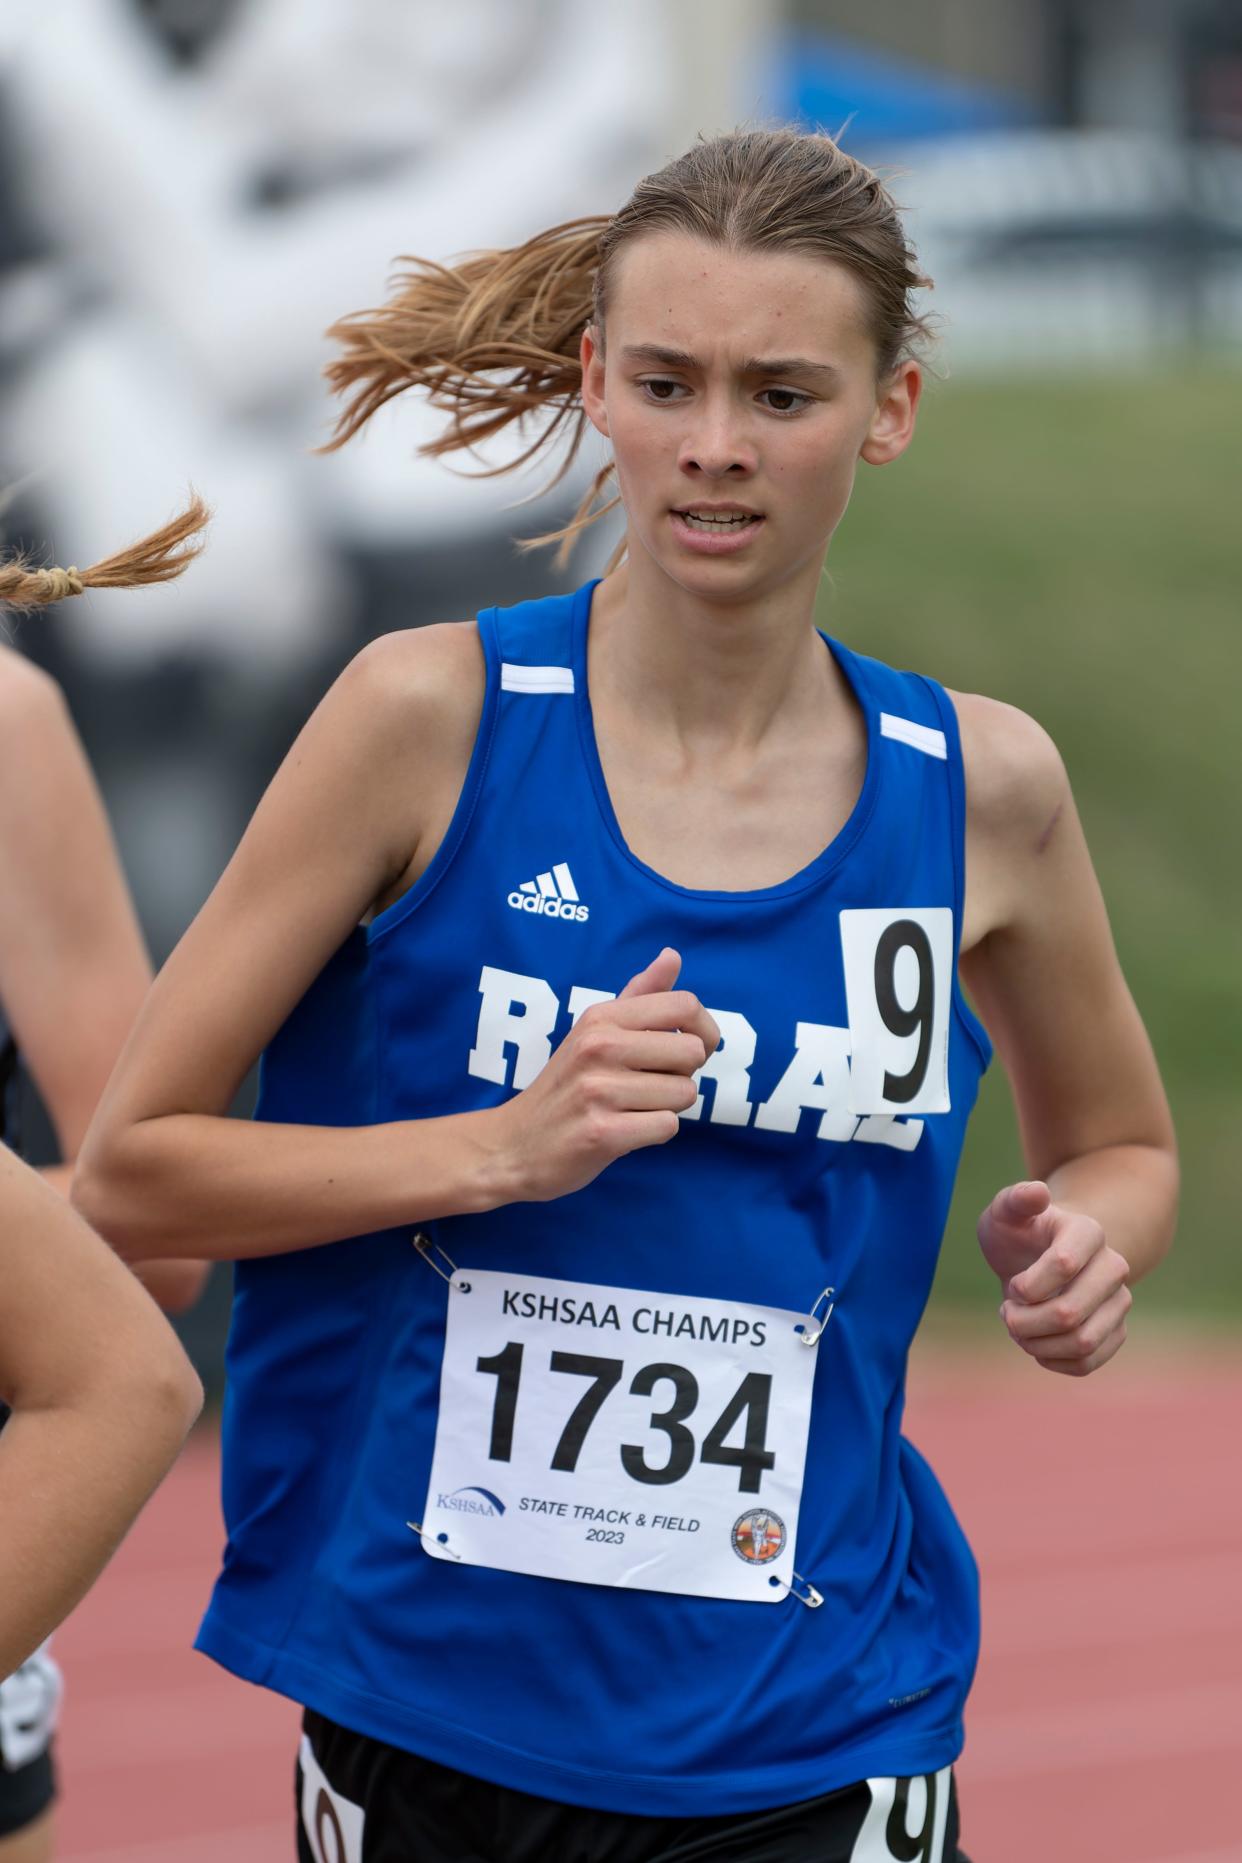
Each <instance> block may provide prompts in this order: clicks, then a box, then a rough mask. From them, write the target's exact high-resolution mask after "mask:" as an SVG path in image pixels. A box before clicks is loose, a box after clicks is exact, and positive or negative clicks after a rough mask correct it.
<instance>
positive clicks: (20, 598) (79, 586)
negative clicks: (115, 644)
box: [0, 491, 211, 609]
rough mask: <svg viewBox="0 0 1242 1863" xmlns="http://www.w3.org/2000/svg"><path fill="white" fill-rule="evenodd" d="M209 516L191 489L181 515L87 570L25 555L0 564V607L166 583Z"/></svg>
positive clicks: (188, 557)
mask: <svg viewBox="0 0 1242 1863" xmlns="http://www.w3.org/2000/svg"><path fill="white" fill-rule="evenodd" d="M210 516H211V513H210V511H209V510H208V509H207V506H206V505H205V504H204V503H203V501H202V499H201V498H200V497H199V496H198V493H197V492H194V491H191V493H190V501H189V503H188V504H187V506H186V508H185V510H184V511H182V512H181V513H179V515H178V516H177V517H175V518H173V519H172V521H171V522H170V523H168V524H165V526H164V528H163V529H162V530H157V531H152V533H151V535H150V536H149V537H144V538H142V540H141V541H140V542H139V543H133V544H131V545H130V546H129V548H128V549H127V550H119V551H117V553H116V555H115V556H106V557H104V558H103V560H102V561H101V562H98V563H93V564H92V565H91V567H90V568H89V569H77V568H69V569H57V568H41V567H40V566H39V565H38V564H36V563H34V562H32V561H31V559H30V558H29V557H28V556H13V557H9V558H7V559H3V560H0V604H3V605H5V606H7V607H10V608H27V609H28V608H47V607H49V606H50V605H51V604H52V603H53V602H61V601H64V600H66V598H67V597H69V596H71V595H82V594H84V593H85V592H86V590H87V589H138V588H144V587H145V586H146V585H147V584H149V583H152V582H171V581H173V580H174V578H175V577H177V576H179V575H180V574H181V573H182V571H183V570H184V569H186V568H187V567H188V566H189V564H190V563H192V562H193V561H194V558H195V557H196V556H197V555H198V553H199V551H200V550H201V549H202V547H203V542H204V539H203V537H202V535H201V532H202V531H203V530H204V529H205V528H206V525H207V522H208V520H209V518H210Z"/></svg>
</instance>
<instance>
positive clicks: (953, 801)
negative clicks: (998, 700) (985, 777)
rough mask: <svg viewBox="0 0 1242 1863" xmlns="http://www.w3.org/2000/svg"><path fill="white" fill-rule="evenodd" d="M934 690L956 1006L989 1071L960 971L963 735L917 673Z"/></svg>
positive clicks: (987, 1047) (947, 701)
mask: <svg viewBox="0 0 1242 1863" xmlns="http://www.w3.org/2000/svg"><path fill="white" fill-rule="evenodd" d="M916 677H917V678H919V679H920V680H921V681H922V683H923V684H924V685H925V686H926V687H927V690H928V691H929V692H930V693H931V696H932V700H933V702H934V704H935V707H936V710H937V711H938V713H939V714H940V721H941V725H942V727H943V730H944V740H945V749H946V751H947V755H946V757H945V766H946V768H947V770H948V773H949V812H950V822H951V840H952V843H953V1007H954V1008H955V1009H956V1011H957V1016H958V1020H959V1022H960V1023H961V1025H962V1027H963V1029H964V1030H965V1032H966V1035H967V1037H968V1038H969V1040H970V1042H971V1044H972V1045H973V1046H974V1047H975V1048H976V1049H977V1050H978V1054H979V1059H980V1062H981V1063H982V1066H983V1071H984V1072H985V1073H986V1071H987V1069H988V1067H989V1066H990V1065H991V1062H992V1054H993V1047H992V1038H991V1036H990V1035H989V1034H988V1032H987V1030H986V1029H985V1028H984V1026H983V1024H982V1022H981V1021H980V1020H979V1018H978V1016H977V1015H976V1014H975V1012H974V1010H973V1009H972V1008H971V1006H970V1004H969V1003H968V1002H967V1000H966V992H965V991H964V990H963V988H962V980H961V977H960V975H959V974H958V964H959V962H960V960H961V946H962V917H963V913H964V910H965V903H966V768H965V765H964V763H963V761H962V734H961V730H960V729H959V726H958V721H957V708H956V706H955V705H954V703H953V700H952V699H951V698H950V697H949V695H948V693H947V692H946V691H945V689H944V687H943V686H941V685H939V684H938V683H937V682H936V681H935V680H934V679H929V678H928V677H927V675H926V674H925V673H919V674H917V675H916Z"/></svg>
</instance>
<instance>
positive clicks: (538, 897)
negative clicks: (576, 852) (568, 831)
mask: <svg viewBox="0 0 1242 1863" xmlns="http://www.w3.org/2000/svg"><path fill="white" fill-rule="evenodd" d="M509 904H510V905H511V906H512V907H513V910H514V911H515V912H540V913H542V914H543V916H544V918H545V919H577V921H578V923H579V924H581V923H582V922H583V920H584V919H589V918H590V916H591V911H590V907H589V906H584V905H583V904H582V903H581V901H580V900H579V898H578V889H577V887H576V886H575V885H574V877H573V875H572V873H571V872H570V871H569V868H568V867H567V866H566V865H565V862H564V861H563V860H558V861H557V863H556V865H555V867H553V869H552V871H551V873H541V874H540V875H539V876H538V878H537V879H534V880H523V881H522V884H521V885H520V886H518V887H515V888H514V890H513V892H511V893H510V894H509Z"/></svg>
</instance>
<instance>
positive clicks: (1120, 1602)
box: [58, 1345, 1242, 1863]
mask: <svg viewBox="0 0 1242 1863" xmlns="http://www.w3.org/2000/svg"><path fill="white" fill-rule="evenodd" d="M1153 1358H1155V1355H1154V1354H1153V1352H1152V1351H1151V1349H1149V1348H1147V1347H1137V1346H1136V1345H1131V1346H1130V1347H1129V1348H1128V1349H1127V1352H1126V1354H1125V1355H1124V1357H1123V1360H1122V1361H1121V1362H1119V1363H1118V1364H1117V1365H1115V1366H1112V1367H1110V1368H1109V1369H1108V1370H1107V1371H1106V1372H1104V1373H1103V1374H1101V1375H1099V1376H1097V1377H1093V1378H1090V1379H1087V1380H1085V1381H1083V1382H1081V1383H1080V1382H1078V1381H1075V1380H1070V1379H1062V1378H1056V1377H1051V1376H1049V1375H1047V1374H1046V1373H1041V1372H1039V1371H1038V1370H1037V1369H1036V1368H1035V1367H1034V1366H1033V1365H1032V1364H1030V1363H1029V1361H1027V1360H1025V1359H1023V1358H1021V1357H1020V1356H1019V1355H1018V1354H1016V1353H1014V1352H1002V1353H1001V1354H999V1355H997V1356H992V1355H991V1354H988V1355H986V1356H984V1357H980V1356H979V1355H978V1354H977V1353H975V1352H970V1353H967V1352H966V1351H965V1350H964V1349H963V1350H962V1351H961V1352H960V1353H957V1354H955V1353H954V1352H952V1351H951V1350H950V1349H948V1348H947V1347H945V1346H944V1345H941V1346H939V1347H938V1348H937V1349H935V1350H934V1351H926V1352H924V1354H923V1355H922V1357H921V1359H920V1361H919V1363H918V1365H917V1367H916V1369H915V1372H914V1374H913V1376H912V1379H911V1396H910V1406H909V1412H908V1423H907V1431H908V1434H909V1435H910V1436H912V1438H913V1439H914V1441H915V1442H916V1443H917V1444H918V1445H919V1447H920V1448H921V1449H922V1450H923V1451H924V1452H925V1453H926V1454H927V1455H929V1456H930V1458H931V1460H932V1462H933V1464H934V1465H935V1467H936V1469H937V1470H938V1472H939V1474H940V1476H941V1479H942V1480H943V1481H944V1483H945V1485H946V1487H947V1488H948V1490H949V1493H950V1494H951V1495H952V1497H953V1500H954V1503H955V1505H956V1507H957V1510H958V1513H959V1515H960V1516H961V1519H962V1521H963V1524H964V1525H965V1527H966V1529H967V1531H968V1533H969V1534H970V1537H971V1539H972V1541H973V1543H974V1546H975V1549H976V1551H977V1553H978V1555H979V1560H980V1564H981V1566H982V1568H983V1577H984V1655H983V1662H982V1665H981V1668H980V1672H979V1678H978V1682H977V1684H976V1688H975V1692H974V1695H973V1698H972V1706H971V1712H970V1716H969V1722H968V1729H969V1731H968V1743H967V1748H966V1754H965V1757H964V1758H963V1760H962V1763H961V1766H960V1773H959V1776H960V1780H961V1786H962V1798H963V1813H964V1840H965V1842H966V1844H967V1846H968V1848H969V1850H970V1851H971V1853H972V1855H973V1857H974V1858H975V1859H976V1863H1242V1810H1240V1806H1239V1797H1238V1773H1239V1759H1240V1757H1242V1479H1239V1465H1238V1453H1237V1451H1238V1439H1239V1435H1240V1434H1242V1358H1240V1357H1238V1356H1236V1355H1235V1356H1233V1357H1232V1358H1228V1357H1225V1356H1221V1355H1217V1356H1215V1357H1213V1356H1210V1355H1209V1356H1205V1355H1204V1354H1202V1353H1200V1352H1193V1353H1192V1352H1189V1351H1187V1352H1185V1353H1182V1354H1161V1355H1159V1357H1158V1358H1156V1359H1155V1365H1154V1368H1153ZM1127 1359H1128V1360H1129V1361H1130V1362H1129V1364H1128V1365H1127V1364H1126V1362H1125V1360H1127ZM219 1544H220V1527H219V1520H218V1512H217V1505H216V1451H215V1444H214V1441H213V1439H212V1437H211V1436H210V1435H209V1434H207V1433H203V1434H200V1435H199V1436H197V1437H196V1439H195V1440H194V1442H193V1443H192V1444H191V1446H190V1447H189V1448H188V1449H187V1451H186V1453H185V1455H184V1456H183V1457H182V1459H181V1462H180V1463H179V1464H178V1467H177V1468H176V1470H175V1471H174V1473H173V1475H172V1476H171V1477H170V1479H169V1480H168V1482H167V1483H166V1484H165V1486H164V1487H163V1489H161V1491H160V1493H159V1494H158V1495H157V1496H156V1498H155V1500H154V1501H153V1502H152V1503H151V1505H150V1507H149V1508H148V1510H147V1512H146V1513H145V1514H144V1516H143V1518H142V1520H141V1521H140V1522H139V1524H138V1526H137V1527H136V1528H135V1530H134V1532H133V1534H132V1535H131V1536H130V1538H129V1540H128V1541H127V1542H126V1544H125V1546H124V1547H123V1548H122V1550H121V1552H120V1553H119V1555H118V1556H117V1558H116V1560H115V1561H114V1562H113V1564H112V1566H111V1567H110V1568H109V1570H108V1572H107V1573H106V1574H105V1576H104V1578H103V1579H102V1580H101V1582H100V1583H99V1585H98V1586H97V1587H96V1589H95V1591H94V1592H93V1593H92V1594H91V1596H90V1597H89V1598H88V1599H87V1601H86V1603H85V1604H84V1605H83V1606H82V1607H81V1609H80V1610H79V1611H78V1612H77V1614H76V1616H75V1617H74V1618H73V1620H72V1621H71V1622H70V1623H69V1624H68V1625H67V1626H66V1627H65V1629H64V1630H63V1631H62V1632H61V1634H60V1637H59V1641H58V1648H59V1651H60V1655H61V1659H62V1662H63V1663H64V1666H65V1668H66V1670H67V1672H68V1699H67V1704H66V1710H65V1718H64V1728H63V1736H62V1740H61V1755H62V1774H63V1778H64V1784H65V1800H64V1806H63V1810H62V1813H61V1833H62V1843H61V1853H60V1854H61V1859H62V1863H218V1859H220V1858H221V1857H226V1856H227V1857H228V1858H230V1859H231V1863H289V1859H290V1858H291V1857H292V1855H293V1838H292V1768H293V1753H294V1748H295V1746H296V1740H297V1735H296V1728H297V1718H298V1717H297V1711H296V1709H295V1708H294V1707H293V1706H292V1705H291V1704H290V1703H289V1702H286V1701H282V1700H280V1699H279V1698H277V1697H276V1696H273V1695H269V1694H267V1693H266V1692H265V1691H262V1690H259V1689H254V1688H250V1687H247V1686H246V1685H245V1684H244V1683H241V1682H237V1681H234V1680H233V1679H232V1678H230V1677H229V1676H227V1675H225V1674H224V1673H223V1672H222V1671H220V1670H218V1669H217V1668H216V1667H215V1665H214V1664H212V1663H210V1662H208V1661H207V1660H206V1659H205V1658H204V1657H202V1656H196V1655H194V1654H193V1653H192V1652H191V1650H190V1641H191V1638H192V1637H193V1634H194V1629H195V1625H196V1623H197V1618H198V1614H199V1611H200V1609H201V1606H202V1604H203V1602H204V1599H205V1598H206V1595H207V1592H208V1589H209V1586H210V1583H211V1579H212V1576H213V1572H214V1566H215V1560H216V1556H217V1553H218V1551H219Z"/></svg>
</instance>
